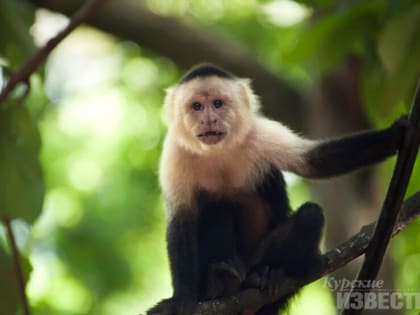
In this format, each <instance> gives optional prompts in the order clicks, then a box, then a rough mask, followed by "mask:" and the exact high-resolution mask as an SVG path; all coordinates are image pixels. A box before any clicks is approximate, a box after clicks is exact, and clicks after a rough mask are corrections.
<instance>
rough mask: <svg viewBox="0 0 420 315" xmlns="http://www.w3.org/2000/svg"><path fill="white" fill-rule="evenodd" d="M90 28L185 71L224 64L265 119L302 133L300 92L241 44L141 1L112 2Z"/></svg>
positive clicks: (68, 7)
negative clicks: (246, 86) (245, 81)
mask: <svg viewBox="0 0 420 315" xmlns="http://www.w3.org/2000/svg"><path fill="white" fill-rule="evenodd" d="M28 1H30V2H31V3H34V4H36V5H38V6H40V7H44V8H46V9H49V10H52V11H56V12H60V13H63V14H65V15H70V14H71V13H72V12H74V10H76V8H77V7H78V6H80V4H81V3H82V0H60V1H56V0H28ZM89 23H90V24H91V25H92V26H94V27H97V28H99V29H101V30H103V31H105V32H108V33H110V34H114V35H115V36H117V37H119V38H125V39H128V40H131V41H133V42H135V43H137V44H138V45H140V46H141V47H143V48H146V49H148V50H150V51H153V52H154V53H156V54H157V55H159V56H165V57H167V58H169V59H171V60H172V61H174V62H175V63H176V64H177V65H179V66H180V67H183V68H189V67H191V66H192V65H194V64H196V63H199V62H203V61H208V62H213V63H216V64H219V65H221V66H223V67H225V68H227V69H228V70H230V71H232V72H233V73H235V74H237V75H238V76H244V77H248V78H252V80H253V83H254V87H255V89H256V92H257V94H258V95H260V96H261V98H262V101H263V104H264V111H265V114H266V115H268V116H270V117H272V118H274V119H280V118H281V120H282V121H285V122H286V123H287V124H288V125H290V126H291V127H293V128H295V129H299V130H301V129H302V107H303V106H302V99H301V96H300V93H299V92H298V91H297V90H296V89H294V88H293V87H292V86H291V85H290V84H288V83H287V82H286V81H285V80H282V79H281V78H279V77H278V76H277V75H275V74H273V73H272V72H271V71H270V70H268V69H267V68H266V67H265V66H264V65H262V64H261V63H260V62H258V61H257V60H256V58H255V55H254V54H253V53H252V52H251V51H249V50H248V49H247V48H246V47H244V46H243V45H241V44H240V43H239V42H238V41H235V40H234V39H232V38H230V37H227V36H224V35H223V34H221V33H219V32H216V31H209V30H208V27H207V28H206V29H205V28H203V27H200V26H199V25H194V26H190V25H187V24H184V23H183V22H182V21H180V20H179V19H176V18H173V17H168V16H160V15H157V14H155V13H153V12H151V11H150V10H148V9H147V8H146V7H145V6H144V4H142V1H133V0H119V1H109V2H108V3H107V4H106V5H104V6H103V7H101V8H100V10H98V13H97V14H95V16H93V17H92V18H91V19H90V20H89Z"/></svg>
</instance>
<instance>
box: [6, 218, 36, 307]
mask: <svg viewBox="0 0 420 315" xmlns="http://www.w3.org/2000/svg"><path fill="white" fill-rule="evenodd" d="M3 222H4V225H5V226H6V232H7V239H8V241H9V245H10V250H11V252H12V259H13V266H14V270H15V273H16V279H17V284H18V290H19V295H20V299H21V302H22V307H23V314H24V315H30V311H29V302H28V298H27V296H26V292H25V278H24V276H23V270H22V264H21V261H20V255H19V251H18V249H17V246H16V240H15V236H14V234H13V230H12V225H11V220H10V219H9V218H4V219H3Z"/></svg>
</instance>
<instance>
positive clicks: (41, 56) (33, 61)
mask: <svg viewBox="0 0 420 315" xmlns="http://www.w3.org/2000/svg"><path fill="white" fill-rule="evenodd" d="M105 1H107V0H91V1H89V2H87V3H86V4H85V5H83V7H82V8H80V10H78V11H77V12H76V13H75V14H74V15H73V17H72V18H71V20H70V23H69V24H68V25H67V27H66V28H65V29H64V30H62V31H61V32H60V33H58V34H57V36H55V37H54V38H52V39H50V40H49V41H48V42H47V44H46V45H45V46H44V47H42V48H41V49H39V50H38V51H37V52H36V53H35V54H34V55H32V57H30V58H29V59H28V60H27V61H26V62H25V63H24V64H23V65H22V66H21V67H20V68H19V69H18V70H17V71H16V72H14V73H12V75H11V76H10V78H9V80H8V81H7V84H6V85H5V87H4V88H3V89H2V91H1V93H0V104H1V103H2V102H3V101H4V100H5V99H6V98H7V96H8V95H9V94H10V92H11V91H12V90H13V89H14V88H15V87H16V85H17V84H18V83H20V82H27V81H28V80H29V77H30V76H31V74H32V73H34V72H35V71H36V70H37V69H38V67H39V66H40V65H41V64H42V63H43V62H44V61H45V59H47V57H48V55H49V54H50V53H51V51H52V50H53V49H54V48H55V47H56V46H57V45H58V44H59V43H60V42H61V41H62V40H63V39H64V38H66V36H67V35H69V34H70V33H71V32H72V31H73V30H74V29H75V28H76V27H78V26H79V25H80V24H81V23H83V22H84V21H85V20H86V19H87V18H88V17H89V16H90V15H91V14H92V13H94V12H95V11H96V10H97V9H98V8H99V7H100V6H101V5H102V4H103V3H104V2H105Z"/></svg>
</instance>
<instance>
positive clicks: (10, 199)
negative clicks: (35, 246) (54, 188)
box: [0, 104, 45, 222]
mask: <svg viewBox="0 0 420 315" xmlns="http://www.w3.org/2000/svg"><path fill="white" fill-rule="evenodd" d="M3 105H4V104H3ZM39 150H40V138H39V133H38V129H37V126H36V124H35V123H34V122H33V121H32V119H31V118H30V116H29V114H28V112H27V110H26V108H25V107H24V106H22V105H20V104H19V105H15V106H10V107H9V108H8V109H7V110H0V217H8V218H21V219H24V220H26V221H28V222H33V221H34V220H35V219H36V218H37V217H38V216H39V214H40V212H41V209H42V200H43V197H44V190H45V188H44V183H43V178H42V172H41V165H40V162H39V160H38V154H39Z"/></svg>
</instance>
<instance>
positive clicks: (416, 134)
mask: <svg viewBox="0 0 420 315" xmlns="http://www.w3.org/2000/svg"><path fill="white" fill-rule="evenodd" d="M409 120H410V123H411V125H412V126H410V129H409V130H408V132H407V134H406V137H405V139H404V143H403V146H402V148H401V149H400V151H399V153H398V159H397V164H396V166H395V169H394V173H393V175H392V178H391V183H390V185H389V188H388V192H387V194H386V197H385V201H384V204H383V206H382V211H381V214H380V216H379V220H378V224H377V226H376V228H375V232H374V234H373V237H372V241H371V242H370V244H369V247H368V249H367V251H366V255H365V260H364V261H363V264H362V267H361V268H360V271H359V274H358V276H357V280H374V279H376V276H377V275H378V272H379V269H380V267H381V264H382V260H383V257H384V255H385V251H386V248H387V246H388V243H389V241H390V239H391V237H392V232H393V229H394V225H395V222H396V221H397V217H398V213H399V211H400V209H401V204H402V202H403V198H404V195H405V192H406V190H407V186H408V182H409V180H410V176H411V172H412V170H413V166H414V163H415V161H416V156H417V152H418V150H419V145H420V80H419V82H418V84H417V89H416V93H415V96H414V99H413V103H412V106H411V112H410V115H409ZM359 291H360V290H359V289H357V288H354V289H353V290H352V292H351V293H350V294H349V299H350V298H351V297H352V296H353V294H354V293H356V292H359ZM364 292H366V290H365V291H364ZM348 302H349V301H348ZM363 309H364V308H358V309H352V308H349V309H347V310H344V311H343V315H352V314H359V313H361V312H362V311H363Z"/></svg>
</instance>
